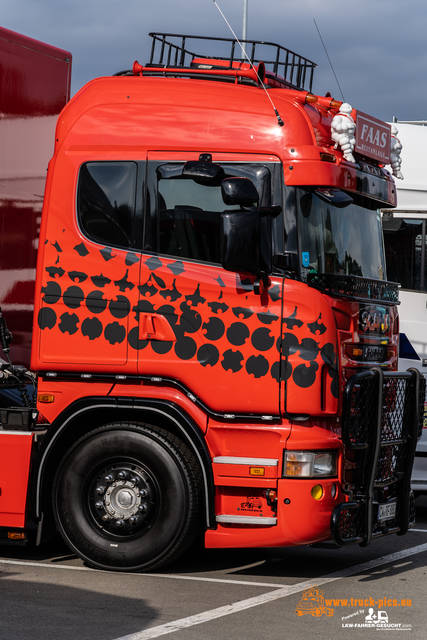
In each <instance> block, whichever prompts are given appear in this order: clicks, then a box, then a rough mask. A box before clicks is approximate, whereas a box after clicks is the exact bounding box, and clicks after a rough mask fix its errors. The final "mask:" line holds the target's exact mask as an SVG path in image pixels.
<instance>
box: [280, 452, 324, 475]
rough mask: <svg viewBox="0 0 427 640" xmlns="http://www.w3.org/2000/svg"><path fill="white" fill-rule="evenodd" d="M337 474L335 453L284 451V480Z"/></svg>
mask: <svg viewBox="0 0 427 640" xmlns="http://www.w3.org/2000/svg"><path fill="white" fill-rule="evenodd" d="M336 474H337V451H285V452H284V461H283V476H284V477H285V478H320V477H323V476H335V475H336Z"/></svg>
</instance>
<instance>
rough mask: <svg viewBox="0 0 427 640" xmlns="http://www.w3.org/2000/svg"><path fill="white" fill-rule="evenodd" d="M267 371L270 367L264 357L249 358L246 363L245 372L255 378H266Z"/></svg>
mask: <svg viewBox="0 0 427 640" xmlns="http://www.w3.org/2000/svg"><path fill="white" fill-rule="evenodd" d="M269 369H270V365H269V363H268V360H267V358H265V357H264V356H250V358H248V360H247V362H246V371H247V372H248V373H249V374H251V375H253V376H254V377H255V378H262V377H263V376H266V375H267V373H268V371H269Z"/></svg>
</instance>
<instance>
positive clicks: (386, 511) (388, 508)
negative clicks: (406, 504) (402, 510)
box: [378, 502, 397, 522]
mask: <svg viewBox="0 0 427 640" xmlns="http://www.w3.org/2000/svg"><path fill="white" fill-rule="evenodd" d="M396 504H397V503H396V502H390V503H389V504H380V505H379V507H378V521H379V522H383V521H384V520H391V519H392V518H395V517H396Z"/></svg>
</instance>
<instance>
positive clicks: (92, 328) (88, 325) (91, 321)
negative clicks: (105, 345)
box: [81, 318, 103, 340]
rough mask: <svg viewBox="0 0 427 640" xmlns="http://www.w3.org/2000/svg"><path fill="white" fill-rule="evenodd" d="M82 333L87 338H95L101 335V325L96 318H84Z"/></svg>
mask: <svg viewBox="0 0 427 640" xmlns="http://www.w3.org/2000/svg"><path fill="white" fill-rule="evenodd" d="M81 330H82V334H83V335H84V336H86V337H87V338H89V340H96V338H99V337H100V336H101V335H102V331H103V326H102V322H100V321H99V320H98V318H86V319H85V320H83V322H82V329H81Z"/></svg>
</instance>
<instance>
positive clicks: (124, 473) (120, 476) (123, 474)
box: [118, 471, 127, 480]
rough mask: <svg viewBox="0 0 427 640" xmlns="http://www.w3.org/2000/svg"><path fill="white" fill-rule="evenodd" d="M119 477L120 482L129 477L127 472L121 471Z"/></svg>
mask: <svg viewBox="0 0 427 640" xmlns="http://www.w3.org/2000/svg"><path fill="white" fill-rule="evenodd" d="M118 476H119V478H120V480H124V479H125V478H126V476H127V473H126V471H119V473H118Z"/></svg>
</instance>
